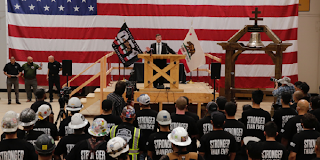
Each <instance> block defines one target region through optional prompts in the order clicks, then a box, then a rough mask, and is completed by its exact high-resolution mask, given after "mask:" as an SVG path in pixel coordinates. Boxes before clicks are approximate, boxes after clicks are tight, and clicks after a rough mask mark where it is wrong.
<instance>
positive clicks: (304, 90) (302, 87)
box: [297, 82, 311, 102]
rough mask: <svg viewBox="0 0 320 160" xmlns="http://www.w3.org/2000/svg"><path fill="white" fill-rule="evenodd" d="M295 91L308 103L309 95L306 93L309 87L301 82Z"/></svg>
mask: <svg viewBox="0 0 320 160" xmlns="http://www.w3.org/2000/svg"><path fill="white" fill-rule="evenodd" d="M297 90H298V91H301V92H302V93H303V97H302V99H305V100H307V101H308V102H310V97H311V96H310V94H309V93H308V92H309V90H310V87H309V85H308V84H307V83H306V82H302V83H301V84H300V85H298V86H297Z"/></svg>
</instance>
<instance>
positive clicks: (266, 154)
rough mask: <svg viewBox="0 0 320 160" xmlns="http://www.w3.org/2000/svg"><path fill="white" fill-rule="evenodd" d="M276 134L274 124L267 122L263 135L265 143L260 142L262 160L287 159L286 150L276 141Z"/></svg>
mask: <svg viewBox="0 0 320 160" xmlns="http://www.w3.org/2000/svg"><path fill="white" fill-rule="evenodd" d="M282 107H283V106H282ZM277 134H278V133H277V125H276V124H275V123H274V122H267V123H266V124H265V125H264V135H265V136H266V141H264V142H260V145H261V147H262V153H261V157H262V160H270V159H272V160H286V159H288V154H287V150H286V148H285V147H284V146H283V145H282V144H281V143H279V142H277V141H276V136H277Z"/></svg>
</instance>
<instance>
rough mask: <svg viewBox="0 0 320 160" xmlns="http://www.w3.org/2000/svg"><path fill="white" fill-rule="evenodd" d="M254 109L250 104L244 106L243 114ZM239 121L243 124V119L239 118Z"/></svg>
mask: <svg viewBox="0 0 320 160" xmlns="http://www.w3.org/2000/svg"><path fill="white" fill-rule="evenodd" d="M251 108H252V106H251V105H250V104H245V105H243V106H242V112H245V111H248V110H250V109H251ZM238 121H240V122H242V118H239V119H238Z"/></svg>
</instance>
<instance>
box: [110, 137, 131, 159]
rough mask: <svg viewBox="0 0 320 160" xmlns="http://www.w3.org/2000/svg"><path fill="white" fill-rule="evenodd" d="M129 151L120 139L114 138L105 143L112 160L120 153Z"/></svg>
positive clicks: (126, 144)
mask: <svg viewBox="0 0 320 160" xmlns="http://www.w3.org/2000/svg"><path fill="white" fill-rule="evenodd" d="M128 151H129V145H128V143H127V142H126V140H124V139H123V138H122V137H114V138H112V139H110V140H109V141H108V143H107V153H108V154H109V155H110V156H111V157H112V158H117V157H118V156H120V155H121V154H122V153H126V152H128Z"/></svg>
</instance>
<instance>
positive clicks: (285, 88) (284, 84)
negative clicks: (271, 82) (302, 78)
mask: <svg viewBox="0 0 320 160" xmlns="http://www.w3.org/2000/svg"><path fill="white" fill-rule="evenodd" d="M290 82H291V79H290V78H289V77H283V78H282V79H279V80H278V81H277V82H275V88H274V90H273V91H272V95H273V96H274V97H277V101H276V103H275V104H274V105H273V107H274V110H278V109H279V108H281V95H282V94H283V93H284V92H288V93H290V94H293V93H294V91H295V90H294V86H293V84H292V83H290ZM278 83H281V86H280V87H279V86H278Z"/></svg>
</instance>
